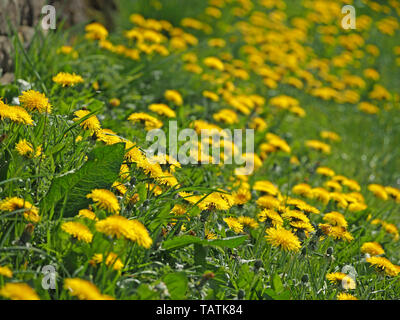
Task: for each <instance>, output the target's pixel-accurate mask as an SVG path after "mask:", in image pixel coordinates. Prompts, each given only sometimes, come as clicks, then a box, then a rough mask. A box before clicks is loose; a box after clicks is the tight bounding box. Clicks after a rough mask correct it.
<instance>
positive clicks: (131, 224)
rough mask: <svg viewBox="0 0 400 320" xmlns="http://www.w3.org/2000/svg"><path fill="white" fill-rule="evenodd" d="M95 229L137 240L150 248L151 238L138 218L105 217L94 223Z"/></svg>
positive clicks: (114, 235)
mask: <svg viewBox="0 0 400 320" xmlns="http://www.w3.org/2000/svg"><path fill="white" fill-rule="evenodd" d="M96 229H97V231H99V232H101V233H104V234H106V235H108V236H112V237H117V238H121V237H125V238H126V239H128V240H131V241H135V242H137V243H138V244H139V245H140V246H142V247H144V248H147V249H148V248H150V247H151V245H152V243H153V240H152V239H151V237H150V236H149V233H148V231H147V229H146V228H145V227H144V226H143V224H142V223H141V222H139V221H138V220H128V219H127V218H125V217H122V216H119V215H113V216H110V217H107V218H106V219H104V220H100V221H99V222H97V223H96Z"/></svg>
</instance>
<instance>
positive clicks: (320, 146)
mask: <svg viewBox="0 0 400 320" xmlns="http://www.w3.org/2000/svg"><path fill="white" fill-rule="evenodd" d="M305 144H306V146H307V147H309V148H311V149H315V150H318V151H321V152H323V153H326V154H329V153H331V146H330V145H328V144H326V143H324V142H321V141H318V140H307V141H306V143H305Z"/></svg>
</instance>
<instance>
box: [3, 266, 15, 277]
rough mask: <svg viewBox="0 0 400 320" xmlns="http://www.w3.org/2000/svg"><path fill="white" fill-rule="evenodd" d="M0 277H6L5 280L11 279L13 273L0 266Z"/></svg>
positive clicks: (7, 268)
mask: <svg viewBox="0 0 400 320" xmlns="http://www.w3.org/2000/svg"><path fill="white" fill-rule="evenodd" d="M0 276H3V277H7V278H12V276H13V272H12V270H11V269H10V268H9V267H7V266H5V267H1V266H0Z"/></svg>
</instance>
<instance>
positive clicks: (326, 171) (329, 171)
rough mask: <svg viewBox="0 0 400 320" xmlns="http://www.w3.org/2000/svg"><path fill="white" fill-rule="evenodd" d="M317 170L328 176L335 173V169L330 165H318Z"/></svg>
mask: <svg viewBox="0 0 400 320" xmlns="http://www.w3.org/2000/svg"><path fill="white" fill-rule="evenodd" d="M316 172H317V173H318V174H321V175H323V176H327V177H333V176H334V175H335V171H333V170H332V169H330V168H328V167H318V168H317V171H316Z"/></svg>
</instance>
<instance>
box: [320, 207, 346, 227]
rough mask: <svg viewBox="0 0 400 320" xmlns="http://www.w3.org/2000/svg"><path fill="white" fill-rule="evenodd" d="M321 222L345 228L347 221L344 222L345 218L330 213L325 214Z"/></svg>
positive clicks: (335, 213)
mask: <svg viewBox="0 0 400 320" xmlns="http://www.w3.org/2000/svg"><path fill="white" fill-rule="evenodd" d="M323 220H324V221H327V222H328V223H330V224H331V225H338V226H341V227H344V228H347V221H346V219H345V217H344V216H343V215H342V214H341V213H339V212H336V211H332V212H329V213H326V214H325V215H324V217H323Z"/></svg>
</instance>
